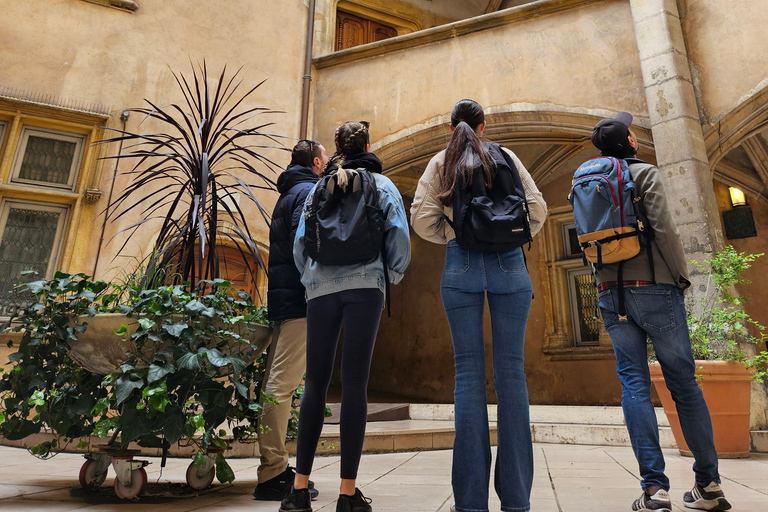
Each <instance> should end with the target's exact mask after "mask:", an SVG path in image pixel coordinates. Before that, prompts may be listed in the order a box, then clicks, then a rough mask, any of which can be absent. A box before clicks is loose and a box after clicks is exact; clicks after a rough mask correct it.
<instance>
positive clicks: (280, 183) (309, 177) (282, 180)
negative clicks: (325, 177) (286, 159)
mask: <svg viewBox="0 0 768 512" xmlns="http://www.w3.org/2000/svg"><path fill="white" fill-rule="evenodd" d="M317 180H318V177H317V176H316V175H315V173H314V172H312V168H310V167H305V166H303V165H297V164H290V165H289V166H288V167H287V168H286V169H285V170H284V171H283V172H282V173H280V176H278V177H277V191H278V192H280V193H281V194H285V193H286V192H288V191H289V190H291V189H292V188H293V187H294V186H295V185H298V184H299V183H307V182H309V183H315V182H317Z"/></svg>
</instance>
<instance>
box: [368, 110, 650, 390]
mask: <svg viewBox="0 0 768 512" xmlns="http://www.w3.org/2000/svg"><path fill="white" fill-rule="evenodd" d="M514 108H515V107H514V106H511V107H506V108H491V109H487V110H486V120H487V121H488V127H487V129H486V135H487V136H488V137H489V138H490V139H492V140H494V141H496V142H500V143H502V144H504V145H505V146H507V147H509V148H511V149H512V150H513V151H515V152H516V154H518V156H519V157H520V158H521V160H522V161H523V163H524V165H526V168H528V169H529V171H530V172H531V173H532V175H533V176H534V179H535V180H536V182H537V184H538V185H539V188H540V189H542V191H543V192H544V193H545V199H546V200H547V202H548V204H551V205H558V204H560V205H561V206H562V204H561V203H563V202H565V198H566V196H567V188H568V187H567V186H568V185H569V184H570V176H572V173H573V171H574V170H575V168H576V166H577V165H578V163H580V162H579V160H582V161H583V160H584V159H587V158H590V157H592V156H595V155H596V154H597V152H596V150H595V149H594V148H592V146H591V144H590V136H591V134H592V128H593V127H594V125H595V123H596V122H597V121H598V120H599V119H601V118H602V117H604V116H605V115H609V114H608V113H605V114H603V113H602V112H601V113H594V112H582V113H575V112H556V111H530V110H522V111H521V110H519V109H518V110H514ZM601 114H602V115H601ZM449 121H450V118H449V116H447V115H443V116H437V117H435V118H433V119H431V120H429V121H428V122H426V123H423V124H421V125H419V126H415V127H411V128H409V129H406V130H403V131H401V132H398V133H396V134H393V135H391V136H388V137H385V138H383V139H381V140H379V141H377V142H376V143H375V144H373V145H372V150H373V151H374V152H376V154H377V155H379V157H380V158H381V159H382V161H383V162H384V164H385V174H386V175H387V176H389V177H390V178H391V179H392V180H393V181H394V182H395V184H396V185H397V186H398V188H399V189H400V191H401V193H402V194H403V196H404V200H405V203H406V208H407V209H408V208H409V207H410V203H411V200H412V197H413V194H414V191H415V189H416V186H417V183H418V180H419V177H420V176H421V174H422V172H423V171H424V169H425V168H426V166H427V163H428V162H429V160H430V159H431V158H432V157H433V156H434V155H435V154H436V153H438V152H439V151H441V150H442V149H443V148H444V147H445V145H446V143H447V141H448V140H449V137H450V133H451V132H450V129H449ZM639 121H640V122H641V123H643V122H644V121H643V120H642V119H641V120H639ZM637 132H638V136H639V138H640V139H641V144H642V156H644V157H645V158H646V159H649V160H651V161H654V160H655V159H654V157H653V153H652V148H653V144H652V141H651V135H650V131H649V130H647V129H644V128H642V127H638V129H637ZM577 162H578V163H577ZM566 177H567V178H566ZM558 178H563V179H558ZM561 189H562V190H561ZM546 190H551V191H552V192H551V194H550V196H551V197H547V194H548V192H546ZM561 209H562V208H561ZM543 238H544V237H543V235H542V236H541V237H537V240H536V241H535V242H534V246H533V249H532V250H531V251H530V252H529V253H527V256H528V265H529V270H530V273H531V278H532V280H533V282H534V293H535V295H536V299H535V300H534V305H533V307H532V310H531V316H530V319H529V327H528V333H527V339H526V369H527V372H528V374H529V380H528V383H529V393H530V399H531V402H532V403H539V404H579V405H590V404H617V403H619V400H620V397H619V385H618V382H614V380H615V372H614V369H613V365H614V363H613V361H612V360H610V358H611V357H612V349H611V348H610V346H607V347H600V348H601V349H602V350H594V349H593V348H591V347H587V348H586V349H584V350H579V351H576V352H575V353H573V354H571V353H570V352H569V351H568V348H567V347H562V348H564V349H565V350H560V351H558V350H550V351H549V352H548V353H545V347H544V345H545V343H548V341H547V340H548V337H550V335H551V334H552V333H553V332H555V331H557V327H556V326H555V320H553V319H554V318H555V314H554V313H553V311H552V310H553V309H554V308H555V306H554V305H553V304H552V303H553V299H552V294H553V293H555V292H554V291H553V290H551V289H550V285H549V280H548V278H547V276H546V274H547V272H549V270H548V269H547V268H546V260H547V258H548V248H547V247H546V246H548V245H550V244H551V243H553V242H552V241H551V240H548V241H544V240H543ZM411 240H412V241H411V247H412V262H411V266H410V268H409V269H408V271H407V272H406V275H405V278H404V280H403V282H402V283H401V284H400V285H398V286H395V287H393V288H392V318H390V319H387V318H384V319H383V320H382V324H381V329H380V331H379V338H378V341H377V346H376V352H375V355H374V360H373V364H372V370H371V377H370V384H369V389H370V391H371V394H372V395H374V396H381V395H384V394H388V395H393V396H396V397H401V398H402V399H403V400H409V401H424V402H451V401H452V399H453V376H454V366H453V351H452V347H451V337H450V332H449V329H448V325H447V321H446V320H445V313H444V312H443V309H442V303H441V298H440V290H439V283H440V276H441V272H442V266H443V258H444V253H445V249H444V248H443V247H442V246H438V245H435V244H431V243H429V242H425V241H423V240H421V239H420V238H419V237H418V236H415V235H414V236H412V239H411ZM579 261H580V260H579ZM566 294H567V291H566ZM557 298H558V299H562V295H561V296H558V297H557ZM565 300H566V301H567V300H568V299H567V297H566V298H565ZM557 307H559V308H560V310H564V311H566V312H564V313H563V314H564V315H566V316H567V315H570V313H569V312H568V311H569V310H567V308H565V307H561V306H557ZM568 318H570V317H568ZM485 324H486V331H487V332H486V336H485V339H486V340H487V343H488V347H487V348H486V354H487V361H486V369H487V376H488V378H487V382H488V395H489V400H491V401H493V400H494V399H495V396H494V394H493V391H492V388H493V386H492V382H493V370H492V364H491V359H490V354H491V350H490V340H491V335H490V319H489V318H488V317H487V314H486V322H485ZM566 334H567V333H566ZM562 343H567V341H565V339H564V341H563V342H562ZM552 354H554V356H553V355H552ZM587 380H588V381H587ZM596 383H597V384H596Z"/></svg>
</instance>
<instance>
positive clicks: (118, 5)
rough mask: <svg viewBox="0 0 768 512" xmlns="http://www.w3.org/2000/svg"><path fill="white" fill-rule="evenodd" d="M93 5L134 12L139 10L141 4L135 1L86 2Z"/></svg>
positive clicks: (87, 0)
mask: <svg viewBox="0 0 768 512" xmlns="http://www.w3.org/2000/svg"><path fill="white" fill-rule="evenodd" d="M84 1H86V2H88V3H91V4H96V5H103V6H104V7H113V8H115V9H118V10H121V11H126V12H134V11H136V10H138V9H139V4H137V3H136V2H135V0H84Z"/></svg>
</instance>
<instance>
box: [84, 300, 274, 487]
mask: <svg viewBox="0 0 768 512" xmlns="http://www.w3.org/2000/svg"><path fill="white" fill-rule="evenodd" d="M78 321H79V322H80V323H85V322H87V323H88V329H87V330H86V331H85V332H84V333H80V334H78V337H77V340H70V346H71V349H70V352H69V356H70V357H71V358H72V360H73V361H75V362H76V363H77V364H78V365H80V366H81V367H83V368H85V369H86V370H88V371H90V372H93V373H96V374H100V375H106V374H108V373H111V372H113V371H114V370H115V368H117V367H118V366H120V364H122V362H123V360H124V358H125V353H126V351H127V350H128V348H129V343H128V341H126V340H124V339H122V338H121V337H119V336H117V335H115V334H114V332H115V330H116V329H117V328H118V327H120V325H121V324H127V323H129V322H131V323H132V324H133V325H130V324H129V325H128V328H129V332H128V334H127V335H126V338H127V337H129V336H130V335H131V334H132V333H133V332H135V330H136V324H135V322H133V321H132V320H130V319H127V318H126V317H125V316H123V315H119V314H103V315H97V316H95V317H81V318H79V319H78ZM252 327H253V328H255V332H253V333H248V339H249V342H250V344H251V347H249V348H247V349H243V348H242V346H232V347H231V349H232V353H236V354H237V356H238V357H240V358H242V359H243V360H244V361H245V362H246V363H251V362H253V361H254V360H256V358H258V357H259V356H260V355H261V354H262V353H264V351H265V350H266V349H267V347H268V346H269V343H270V341H271V339H272V329H271V328H270V327H268V326H266V325H253V326H252ZM243 334H245V333H243ZM224 375H226V374H225V373H224V374H221V375H217V376H224ZM222 452H224V450H223V449H221V448H215V447H211V448H209V449H208V450H207V451H206V453H205V457H204V460H203V463H202V464H200V465H199V466H195V464H194V463H190V465H189V467H188V468H187V474H186V480H187V484H188V485H189V486H190V487H191V488H193V489H195V490H197V491H201V490H203V489H206V488H207V487H209V486H210V485H211V484H212V483H213V479H214V478H215V477H216V467H215V462H216V457H217V456H218V454H220V453H222ZM140 454H141V450H126V449H122V448H121V447H119V446H116V445H113V444H111V443H108V444H105V445H101V446H99V447H98V449H97V451H96V452H94V453H88V454H86V455H85V459H86V460H85V463H83V465H82V467H81V468H80V475H79V480H80V485H82V486H83V487H85V488H89V487H99V486H101V485H102V484H103V483H104V482H105V481H106V478H107V474H108V473H109V468H110V466H112V468H113V470H114V472H115V482H114V489H115V494H116V495H117V496H118V497H119V498H122V499H133V498H136V497H138V496H139V495H140V494H141V493H142V491H143V490H144V487H145V486H146V484H147V472H146V470H145V469H144V468H145V467H146V466H147V465H149V462H148V461H146V460H137V459H135V458H134V457H135V456H137V455H140Z"/></svg>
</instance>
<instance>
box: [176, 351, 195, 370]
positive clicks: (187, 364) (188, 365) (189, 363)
mask: <svg viewBox="0 0 768 512" xmlns="http://www.w3.org/2000/svg"><path fill="white" fill-rule="evenodd" d="M176 363H177V364H178V365H179V368H180V369H182V370H199V369H200V357H199V356H198V355H197V354H193V353H191V352H187V353H186V354H184V355H183V356H181V357H180V358H179V359H178V360H177V361H176Z"/></svg>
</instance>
